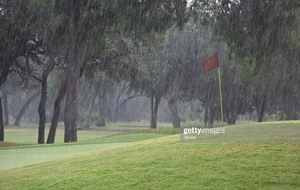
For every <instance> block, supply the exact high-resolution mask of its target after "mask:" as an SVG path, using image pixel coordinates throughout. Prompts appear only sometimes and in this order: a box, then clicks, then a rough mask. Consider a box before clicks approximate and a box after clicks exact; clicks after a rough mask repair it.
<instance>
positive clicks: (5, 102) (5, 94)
mask: <svg viewBox="0 0 300 190" xmlns="http://www.w3.org/2000/svg"><path fill="white" fill-rule="evenodd" d="M2 87H3V89H2V92H3V93H2V95H3V97H2V101H3V116H4V118H3V119H4V126H7V125H9V116H8V103H7V91H6V88H5V84H4V85H3V86H2Z"/></svg>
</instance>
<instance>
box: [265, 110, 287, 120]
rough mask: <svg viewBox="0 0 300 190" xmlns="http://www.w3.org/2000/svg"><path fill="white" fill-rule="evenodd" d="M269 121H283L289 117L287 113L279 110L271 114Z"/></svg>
mask: <svg viewBox="0 0 300 190" xmlns="http://www.w3.org/2000/svg"><path fill="white" fill-rule="evenodd" d="M268 119H269V121H283V120H286V119H287V115H286V114H285V113H284V112H282V111H277V112H276V113H274V114H271V115H270V116H269V118H268Z"/></svg>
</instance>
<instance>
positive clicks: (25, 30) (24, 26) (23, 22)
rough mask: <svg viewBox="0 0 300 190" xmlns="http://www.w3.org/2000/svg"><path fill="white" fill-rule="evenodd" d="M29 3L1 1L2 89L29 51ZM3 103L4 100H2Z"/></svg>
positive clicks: (1, 125) (0, 127) (0, 129)
mask: <svg viewBox="0 0 300 190" xmlns="http://www.w3.org/2000/svg"><path fill="white" fill-rule="evenodd" d="M27 5H28V1H22V2H19V1H15V0H13V1H0V7H1V9H0V20H1V27H0V40H1V44H0V63H1V65H0V70H1V76H0V89H1V87H2V85H3V84H4V83H5V82H6V80H7V77H8V75H9V73H10V72H11V68H12V67H13V65H14V60H15V59H16V58H17V57H19V56H22V55H25V53H26V51H27V47H26V44H27V43H26V42H28V40H29V39H30V28H29V27H28V25H30V22H31V21H32V19H33V18H32V17H26V19H24V15H27V14H28V15H30V14H31V12H30V9H28V6H27ZM1 101H2V98H1ZM0 115H3V108H2V102H1V106H0ZM3 129H4V123H3V119H2V120H0V141H3V140H4V130H3Z"/></svg>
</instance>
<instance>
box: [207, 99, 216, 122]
mask: <svg viewBox="0 0 300 190" xmlns="http://www.w3.org/2000/svg"><path fill="white" fill-rule="evenodd" d="M214 117H215V106H214V101H213V100H211V102H210V105H209V121H208V126H207V127H208V128H212V127H213V126H214Z"/></svg>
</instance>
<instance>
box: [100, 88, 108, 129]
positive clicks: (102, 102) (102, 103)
mask: <svg viewBox="0 0 300 190" xmlns="http://www.w3.org/2000/svg"><path fill="white" fill-rule="evenodd" d="M105 118H106V92H105V91H104V92H103V94H99V124H98V125H99V126H100V127H103V126H105V125H106V124H105Z"/></svg>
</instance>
